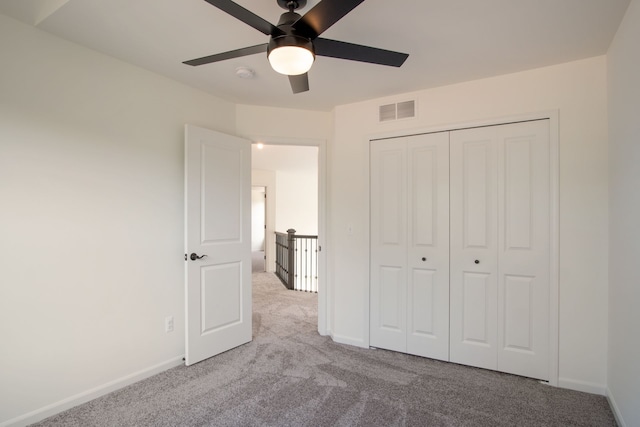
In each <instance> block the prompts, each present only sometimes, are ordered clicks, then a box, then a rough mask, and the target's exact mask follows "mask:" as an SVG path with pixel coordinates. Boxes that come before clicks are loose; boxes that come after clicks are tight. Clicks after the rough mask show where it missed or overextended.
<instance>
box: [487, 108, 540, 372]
mask: <svg viewBox="0 0 640 427" xmlns="http://www.w3.org/2000/svg"><path fill="white" fill-rule="evenodd" d="M497 131H498V134H497V138H498V151H499V165H500V167H499V168H498V183H499V185H498V191H499V195H500V197H499V198H498V206H499V207H498V217H499V224H500V227H499V230H498V242H499V244H498V250H499V254H500V258H499V270H500V274H499V277H498V319H499V322H498V369H499V370H500V371H503V372H509V373H513V374H517V375H523V376H528V377H533V378H538V379H543V380H548V379H549V366H548V365H549V359H548V353H549V280H550V276H549V275H550V270H549V253H550V235H549V233H550V228H549V227H550V224H549V218H550V216H549V215H550V213H549V209H550V201H549V194H550V193H549V185H550V183H549V176H550V172H549V167H550V164H549V126H548V120H540V121H533V122H527V123H518V124H512V125H503V126H500V127H498V128H497Z"/></svg>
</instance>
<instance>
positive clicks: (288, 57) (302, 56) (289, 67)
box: [269, 46, 314, 76]
mask: <svg viewBox="0 0 640 427" xmlns="http://www.w3.org/2000/svg"><path fill="white" fill-rule="evenodd" d="M313 60H314V57H313V54H312V53H311V52H310V51H309V50H307V49H305V48H303V47H298V46H282V47H278V48H276V49H273V50H272V51H271V53H269V63H270V64H271V68H273V69H274V70H275V71H277V72H278V73H280V74H286V75H288V76H297V75H299V74H304V73H306V72H307V71H309V70H310V69H311V65H313Z"/></svg>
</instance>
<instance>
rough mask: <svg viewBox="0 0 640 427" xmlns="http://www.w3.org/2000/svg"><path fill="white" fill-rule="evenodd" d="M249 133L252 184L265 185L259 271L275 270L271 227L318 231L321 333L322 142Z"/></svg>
mask: <svg viewBox="0 0 640 427" xmlns="http://www.w3.org/2000/svg"><path fill="white" fill-rule="evenodd" d="M252 139H253V140H254V141H256V142H254V144H253V146H252V185H253V186H260V187H265V194H266V236H265V256H266V260H265V271H266V272H269V273H274V272H275V270H276V263H275V253H276V250H275V248H276V243H275V238H276V231H278V232H286V231H287V230H288V229H291V228H293V229H295V230H296V231H297V234H304V235H316V236H318V257H317V267H318V268H317V271H318V284H319V286H318V332H319V333H320V334H321V335H326V334H327V329H328V328H327V324H326V321H327V316H326V310H327V306H326V304H327V303H326V290H325V288H324V286H323V285H324V284H325V283H326V273H325V271H324V269H325V265H326V262H325V259H326V258H325V253H324V252H322V246H323V244H324V238H325V237H324V230H325V225H324V221H325V214H324V209H325V208H324V207H325V199H326V195H325V188H326V185H325V180H326V173H325V156H326V154H325V153H326V142H325V141H324V140H316V139H297V138H259V137H253V138H252ZM257 141H261V143H260V144H258V142H257ZM258 145H261V147H260V148H258ZM310 183H311V184H310ZM311 186H312V187H313V188H311ZM310 190H312V191H310ZM309 203H311V207H309Z"/></svg>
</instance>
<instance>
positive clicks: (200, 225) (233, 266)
mask: <svg viewBox="0 0 640 427" xmlns="http://www.w3.org/2000/svg"><path fill="white" fill-rule="evenodd" d="M185 264H186V268H185V275H186V277H185V283H186V295H185V312H186V313H185V317H186V334H185V336H186V344H185V363H186V365H187V366H189V365H192V364H194V363H197V362H200V361H202V360H204V359H207V358H209V357H211V356H215V355H216V354H219V353H222V352H224V351H227V350H229V349H232V348H234V347H237V346H239V345H242V344H245V343H247V342H249V341H251V332H252V331H251V142H250V141H248V140H245V139H241V138H237V137H234V136H230V135H225V134H222V133H218V132H214V131H211V130H208V129H203V128H199V127H196V126H192V125H186V126H185Z"/></svg>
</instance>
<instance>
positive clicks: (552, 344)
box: [362, 110, 560, 386]
mask: <svg viewBox="0 0 640 427" xmlns="http://www.w3.org/2000/svg"><path fill="white" fill-rule="evenodd" d="M545 119H548V120H549V171H550V176H549V201H550V218H549V224H550V225H549V228H550V230H549V233H550V251H549V271H550V281H549V381H548V384H549V385H552V386H558V376H559V372H558V365H559V341H558V340H559V255H560V240H559V237H560V209H559V206H560V195H559V190H560V186H559V176H560V172H559V171H560V166H559V165H560V162H559V110H547V111H540V112H533V113H526V114H518V115H512V116H504V117H499V118H495V119H485V120H477V121H468V122H462V123H456V124H450V125H440V126H430V127H422V128H417V129H411V130H408V129H400V130H394V131H388V132H380V133H374V134H370V135H369V136H368V137H366V138H365V139H364V141H363V142H362V143H363V145H364V150H365V153H366V157H367V161H366V162H365V163H366V166H365V167H366V171H365V172H366V176H367V179H370V176H371V175H370V174H371V171H370V156H371V153H370V147H371V141H376V140H381V139H388V138H399V137H404V136H411V135H418V134H423V133H434V132H447V131H456V130H462V129H469V128H474V127H484V126H495V125H505V124H511V123H519V122H526V121H532V120H545ZM368 182H369V187H370V185H371V182H370V181H368ZM366 202H367V205H370V203H371V200H370V192H369V191H367V194H366ZM364 226H365V227H366V229H369V227H370V218H369V216H367V217H366V224H364ZM366 243H367V247H369V246H370V243H371V242H370V237H369V235H368V234H367V242H366ZM370 268H371V266H370V265H369V266H368V268H367V270H366V272H364V273H365V274H366V283H370V279H371V278H370V277H369V275H370ZM364 299H365V300H364V301H363V305H364V312H363V315H364V319H363V320H364V321H363V325H364V330H363V337H364V340H363V343H362V344H363V347H369V346H370V336H369V319H370V310H369V301H370V288H369V286H366V288H365V292H364Z"/></svg>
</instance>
